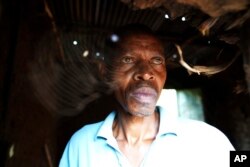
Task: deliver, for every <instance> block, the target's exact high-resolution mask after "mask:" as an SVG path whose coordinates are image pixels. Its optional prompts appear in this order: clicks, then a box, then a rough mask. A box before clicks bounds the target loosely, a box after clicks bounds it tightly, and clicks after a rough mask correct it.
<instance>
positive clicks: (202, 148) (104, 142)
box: [59, 107, 234, 167]
mask: <svg viewBox="0 0 250 167" xmlns="http://www.w3.org/2000/svg"><path fill="white" fill-rule="evenodd" d="M159 113H160V127H159V132H158V134H157V136H156V138H155V140H154V141H153V143H152V144H151V146H150V148H149V151H148V153H147V154H146V155H145V157H144V160H143V161H142V163H141V165H140V166H141V167H154V166H157V167H166V166H170V167H183V166H187V167H201V166H202V167H204V166H205V167H206V166H209V167H211V166H213V167H216V166H218V167H229V152H230V150H234V148H233V146H232V144H231V143H230V141H229V140H228V139H227V137H226V136H225V135H224V134H223V133H222V132H221V131H219V130H218V129H216V128H215V127H212V126H210V125H208V124H206V123H204V122H200V121H194V120H187V119H179V118H173V117H171V116H169V114H168V112H167V111H166V110H164V109H163V108H161V107H159ZM115 115H116V112H112V113H110V114H109V115H108V117H107V118H106V119H105V120H104V121H102V122H99V123H95V124H91V125H86V126H84V127H83V128H81V129H80V130H78V131H77V132H76V133H75V134H74V135H73V136H72V137H71V139H70V141H69V142H68V144H67V146H66V148H65V150H64V153H63V156H62V158H61V161H60V165H59V166H60V167H101V166H105V167H106V166H108V167H119V166H122V167H131V166H130V164H129V161H128V159H127V158H126V157H125V156H124V155H123V153H122V152H121V151H120V149H119V147H118V143H117V141H116V139H115V138H114V136H113V131H112V125H113V121H114V118H115Z"/></svg>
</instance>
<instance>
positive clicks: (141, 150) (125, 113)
mask: <svg viewBox="0 0 250 167" xmlns="http://www.w3.org/2000/svg"><path fill="white" fill-rule="evenodd" d="M113 62H114V64H113V65H114V70H113V82H114V84H115V85H116V90H115V91H114V94H115V97H116V99H117V101H118V103H119V105H118V107H117V111H118V114H117V117H116V119H115V121H114V123H113V135H114V137H115V138H116V140H117V142H118V145H119V148H120V150H121V152H122V153H123V154H124V155H125V156H126V157H127V159H128V161H129V162H130V164H131V165H132V166H134V167H138V166H140V164H141V162H142V161H143V158H144V157H145V155H146V153H147V151H148V149H149V147H150V145H151V143H152V142H153V141H154V139H155V137H156V135H157V133H158V129H159V122H160V120H159V113H158V112H156V111H155V107H156V102H157V100H158V98H159V96H160V93H161V90H162V88H163V86H164V84H165V80H166V75H167V72H166V62H165V57H164V50H163V46H162V44H161V43H160V41H159V40H158V39H156V38H155V37H154V36H152V35H147V34H131V35H129V36H128V37H126V39H125V40H124V41H123V43H122V48H121V53H120V54H119V55H118V56H116V57H115V58H114V59H113Z"/></svg>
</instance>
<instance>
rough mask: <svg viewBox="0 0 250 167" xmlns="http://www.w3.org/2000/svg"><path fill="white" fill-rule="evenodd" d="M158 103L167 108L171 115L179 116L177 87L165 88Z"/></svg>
mask: <svg viewBox="0 0 250 167" xmlns="http://www.w3.org/2000/svg"><path fill="white" fill-rule="evenodd" d="M157 105H159V106H162V107H164V108H166V110H167V111H168V112H169V114H170V115H171V116H174V117H176V116H178V104H177V93H176V90H175V89H163V90H162V91H161V96H160V98H159V100H158V102H157Z"/></svg>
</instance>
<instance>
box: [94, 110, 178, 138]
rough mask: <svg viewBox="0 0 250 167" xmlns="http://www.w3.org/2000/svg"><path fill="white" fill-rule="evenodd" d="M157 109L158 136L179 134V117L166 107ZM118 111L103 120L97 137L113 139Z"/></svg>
mask: <svg viewBox="0 0 250 167" xmlns="http://www.w3.org/2000/svg"><path fill="white" fill-rule="evenodd" d="M157 110H158V111H159V113H160V127H159V132H158V134H157V137H159V136H163V135H167V134H173V135H176V136H177V133H178V132H177V131H178V129H177V124H176V122H177V118H176V117H174V116H171V115H170V114H169V112H168V111H167V110H166V109H164V108H163V107H160V106H157ZM115 115H116V112H115V111H113V112H111V113H110V114H109V115H108V116H107V118H106V119H105V120H104V121H103V123H102V125H101V127H100V129H99V131H98V133H97V135H96V138H104V139H107V140H113V139H114V136H113V131H112V126H113V121H114V118H115Z"/></svg>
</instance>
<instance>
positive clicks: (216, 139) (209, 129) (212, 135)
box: [178, 119, 234, 150]
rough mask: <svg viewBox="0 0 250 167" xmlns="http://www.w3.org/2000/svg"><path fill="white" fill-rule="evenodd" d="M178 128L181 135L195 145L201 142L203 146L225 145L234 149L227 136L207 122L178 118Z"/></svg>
mask: <svg viewBox="0 0 250 167" xmlns="http://www.w3.org/2000/svg"><path fill="white" fill-rule="evenodd" d="M178 130H179V134H180V136H181V137H183V138H184V139H185V140H187V141H189V142H191V141H192V142H194V143H195V144H196V145H199V144H201V145H202V146H203V147H204V146H206V144H207V146H208V147H210V146H211V145H213V147H215V146H218V147H225V148H228V149H230V150H234V148H233V146H232V144H231V142H230V141H229V139H228V138H227V136H226V135H225V134H224V133H223V132H222V131H221V130H219V129H218V128H216V127H214V126H212V125H209V124H208V123H205V122H202V121H197V120H190V119H179V121H178Z"/></svg>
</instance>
